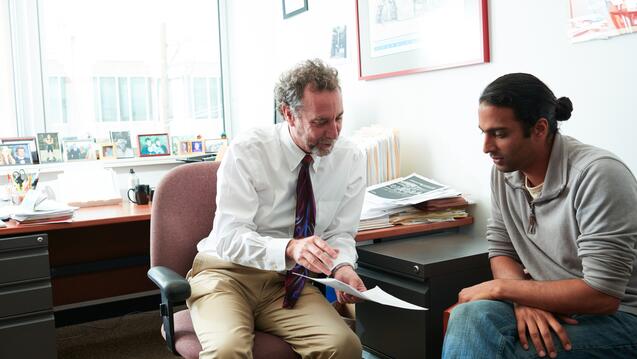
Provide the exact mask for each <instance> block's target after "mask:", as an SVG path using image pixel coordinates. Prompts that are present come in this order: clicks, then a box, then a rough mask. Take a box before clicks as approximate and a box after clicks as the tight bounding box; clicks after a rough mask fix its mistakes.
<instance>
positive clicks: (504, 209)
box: [487, 133, 637, 315]
mask: <svg viewBox="0 0 637 359" xmlns="http://www.w3.org/2000/svg"><path fill="white" fill-rule="evenodd" d="M524 180H525V178H524V175H523V174H522V173H521V172H519V171H515V172H510V173H502V172H500V171H498V170H497V169H496V168H495V167H494V168H493V170H492V175H491V191H492V193H491V195H492V198H491V207H492V210H491V212H492V218H490V220H489V223H488V225H487V240H488V241H489V257H495V256H502V255H504V256H509V257H512V258H514V259H515V260H517V261H519V262H520V263H521V264H522V265H523V266H524V267H525V268H526V269H527V271H528V272H529V274H530V275H531V277H532V278H533V279H535V280H560V279H573V278H582V279H583V280H584V281H585V282H586V283H587V284H588V285H590V286H591V287H592V288H595V289H597V290H599V291H601V292H603V293H606V294H608V295H612V296H613V297H616V298H619V299H621V305H620V307H619V310H621V311H625V312H630V313H633V314H636V315H637V260H636V259H635V258H636V257H637V215H636V213H635V209H637V182H636V181H635V177H634V176H633V174H632V173H631V171H630V170H629V169H628V167H627V166H626V165H625V164H624V163H623V162H622V161H621V160H620V159H619V158H618V157H617V156H615V155H613V154H612V153H610V152H608V151H605V150H602V149H599V148H596V147H594V146H590V145H586V144H583V143H581V142H579V141H577V140H576V139H574V138H571V137H568V136H562V135H560V134H559V133H558V134H556V135H555V140H554V142H553V149H552V151H551V156H550V159H549V165H548V170H547V172H546V176H545V180H544V186H543V188H542V193H541V194H540V196H539V197H538V198H537V199H535V200H532V199H531V197H530V195H529V193H528V192H527V190H526V189H525V188H524Z"/></svg>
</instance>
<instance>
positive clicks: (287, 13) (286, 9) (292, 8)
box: [283, 0, 307, 19]
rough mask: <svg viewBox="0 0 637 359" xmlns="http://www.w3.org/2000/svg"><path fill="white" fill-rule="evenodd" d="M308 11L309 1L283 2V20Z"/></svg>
mask: <svg viewBox="0 0 637 359" xmlns="http://www.w3.org/2000/svg"><path fill="white" fill-rule="evenodd" d="M305 11H307V0H283V18H284V19H287V18H289V17H292V16H294V15H298V14H300V13H302V12H305Z"/></svg>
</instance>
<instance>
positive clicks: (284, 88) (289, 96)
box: [274, 59, 341, 116]
mask: <svg viewBox="0 0 637 359" xmlns="http://www.w3.org/2000/svg"><path fill="white" fill-rule="evenodd" d="M307 85H311V86H312V90H313V91H334V90H340V89H341V86H340V84H339V82H338V71H337V70H336V69H335V68H333V67H331V66H329V65H326V64H325V63H324V62H323V61H322V60H320V59H313V60H306V61H304V62H301V63H300V64H298V65H296V66H295V67H294V68H292V69H291V70H289V71H287V72H284V73H283V74H282V75H281V77H280V78H279V82H278V83H277V84H276V87H275V88H274V98H275V100H276V108H277V110H278V111H279V113H280V114H281V115H282V116H283V110H282V107H283V106H284V105H285V106H288V107H289V108H290V110H291V111H292V113H293V114H294V115H295V116H296V115H297V114H298V111H299V110H301V109H302V107H303V102H302V100H303V91H304V90H305V87H306V86H307Z"/></svg>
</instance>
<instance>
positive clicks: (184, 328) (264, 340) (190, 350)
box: [161, 310, 299, 359]
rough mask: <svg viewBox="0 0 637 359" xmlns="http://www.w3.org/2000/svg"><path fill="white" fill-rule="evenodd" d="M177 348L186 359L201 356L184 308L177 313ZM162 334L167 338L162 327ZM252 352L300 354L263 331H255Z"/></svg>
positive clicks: (260, 358)
mask: <svg viewBox="0 0 637 359" xmlns="http://www.w3.org/2000/svg"><path fill="white" fill-rule="evenodd" d="M174 320H175V348H176V349H177V351H178V352H179V354H181V356H182V357H184V358H186V359H197V358H199V352H200V351H201V344H199V339H197V335H196V334H195V329H194V328H193V326H192V320H191V319H190V311H188V310H182V311H179V312H177V313H175V316H174ZM161 334H162V336H163V337H164V339H166V333H165V332H164V328H163V327H162V330H161ZM252 352H253V355H254V358H255V359H272V358H277V359H279V358H280V359H296V358H298V357H299V356H298V355H297V354H296V353H295V352H294V351H293V350H292V348H291V347H290V345H289V344H288V343H286V342H285V341H284V340H283V339H281V338H279V337H277V336H274V335H271V334H267V333H263V332H255V334H254V346H253V347H252Z"/></svg>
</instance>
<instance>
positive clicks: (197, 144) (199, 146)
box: [190, 141, 203, 153]
mask: <svg viewBox="0 0 637 359" xmlns="http://www.w3.org/2000/svg"><path fill="white" fill-rule="evenodd" d="M190 152H191V153H203V141H190Z"/></svg>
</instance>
